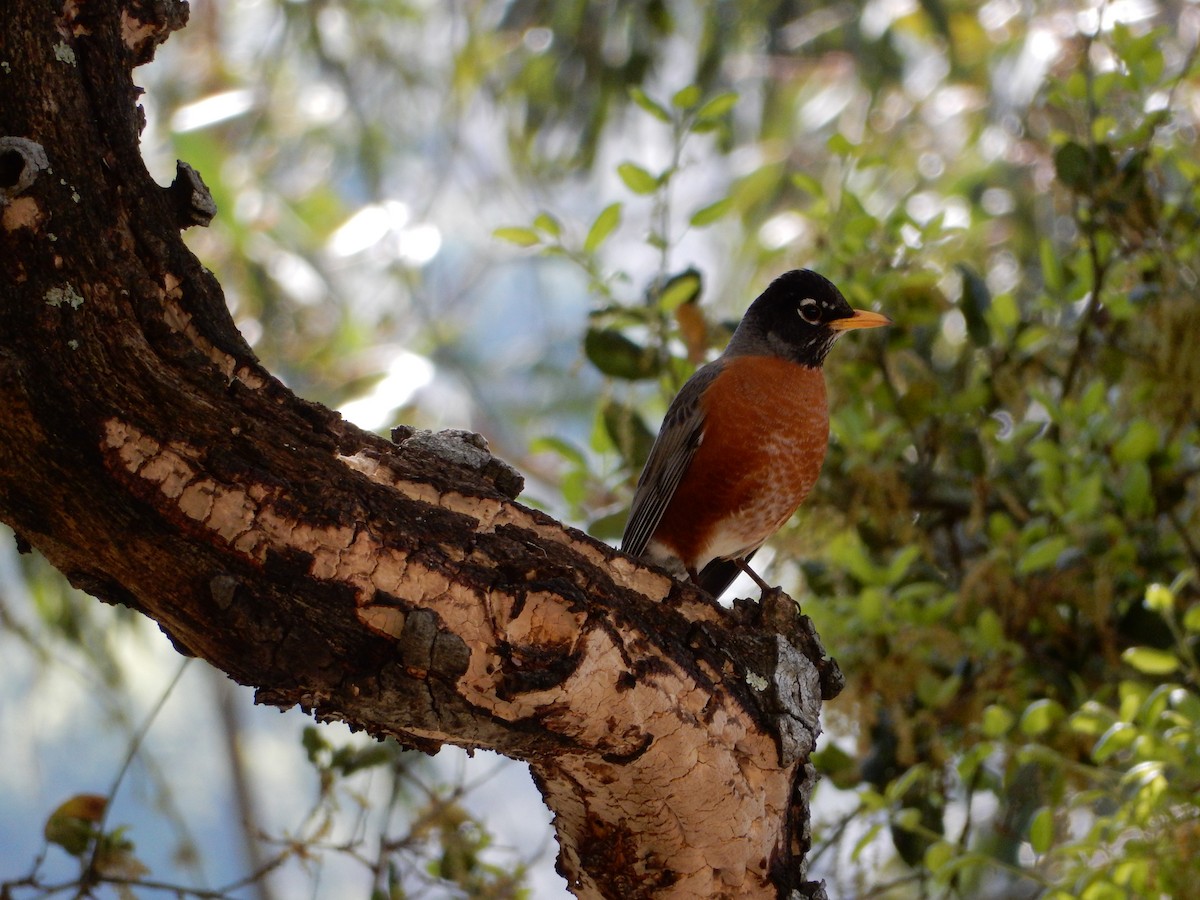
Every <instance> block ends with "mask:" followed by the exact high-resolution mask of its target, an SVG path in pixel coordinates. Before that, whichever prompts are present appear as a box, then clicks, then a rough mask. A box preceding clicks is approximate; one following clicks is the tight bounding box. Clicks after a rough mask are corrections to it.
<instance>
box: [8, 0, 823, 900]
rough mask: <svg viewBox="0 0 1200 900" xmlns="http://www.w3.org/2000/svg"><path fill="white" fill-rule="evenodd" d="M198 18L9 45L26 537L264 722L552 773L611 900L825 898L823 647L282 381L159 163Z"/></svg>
mask: <svg viewBox="0 0 1200 900" xmlns="http://www.w3.org/2000/svg"><path fill="white" fill-rule="evenodd" d="M186 18H187V6H186V4H183V3H177V2H175V0H87V2H83V0H62V2H61V4H57V3H49V4H48V3H46V2H45V0H9V3H8V4H7V8H6V14H5V16H3V17H2V19H0V35H2V44H0V59H2V60H3V68H2V70H0V216H2V218H0V404H2V407H3V410H4V428H3V431H2V433H0V519H2V520H3V521H4V522H6V523H8V524H9V525H11V526H12V528H13V529H14V530H15V531H16V533H17V535H18V540H19V541H20V542H21V544H22V546H23V547H29V546H32V547H36V548H37V549H38V550H39V551H40V552H41V553H42V554H44V555H45V556H46V558H47V559H49V560H50V562H51V563H53V564H54V565H55V566H56V567H58V568H59V569H61V570H62V571H63V572H64V573H66V575H67V577H68V578H69V579H70V580H71V582H72V583H73V584H75V585H76V586H78V587H81V588H83V589H84V590H86V591H88V592H90V593H91V594H93V595H95V596H96V597H98V598H100V599H102V600H104V601H106V602H110V603H121V604H125V605H127V606H130V607H133V608H135V609H138V610H141V611H142V612H143V613H145V614H146V615H148V616H150V617H151V618H153V619H154V620H155V621H157V622H158V623H159V625H160V627H161V628H162V629H163V631H164V632H166V633H167V634H168V635H169V636H170V638H171V639H172V641H174V643H175V644H176V646H178V647H179V648H180V650H181V651H183V652H186V653H192V654H195V655H197V656H201V657H203V658H205V659H206V660H208V661H209V662H211V663H212V664H213V665H215V666H218V667H220V668H221V669H222V670H224V671H225V672H227V673H229V675H230V676H232V677H233V678H235V679H236V680H238V681H239V682H242V683H244V684H250V685H254V686H256V687H257V689H258V694H257V697H258V700H259V701H260V702H264V703H270V704H275V705H278V706H281V707H287V706H291V705H294V704H299V705H301V706H302V707H303V708H305V709H306V710H308V711H310V712H311V713H312V714H313V715H314V716H316V717H317V718H318V719H322V720H332V719H337V720H340V721H344V722H346V723H348V724H350V725H351V726H352V727H355V728H362V729H365V730H367V731H369V732H370V733H371V734H373V735H377V736H381V737H382V736H385V735H387V736H393V737H395V738H396V739H398V740H399V741H401V742H402V743H404V744H407V745H409V746H414V747H418V748H422V749H426V750H432V749H435V748H437V747H438V746H439V745H441V744H443V743H452V744H457V745H459V746H462V747H473V748H489V749H493V750H496V751H498V752H500V753H503V754H506V755H508V756H512V757H515V758H518V759H523V760H526V761H528V762H529V763H530V765H531V767H532V769H533V772H534V774H535V777H536V779H537V783H538V785H539V786H540V788H541V790H542V793H543V796H544V797H545V799H546V802H547V803H548V804H549V805H550V807H551V809H552V810H553V811H554V813H555V827H556V829H557V833H558V838H559V842H560V845H561V853H560V857H559V868H560V871H562V873H563V874H564V875H565V877H566V878H567V880H568V882H569V884H570V886H571V888H572V890H573V891H575V892H576V894H577V895H579V896H581V897H612V898H634V897H659V896H662V897H666V896H675V897H705V898H713V897H739V898H743V897H774V896H789V895H803V896H816V895H819V893H820V887H819V885H815V884H810V883H807V882H806V881H805V878H804V865H803V862H804V854H805V852H806V850H807V849H808V830H807V822H808V809H807V801H808V796H809V793H810V791H811V788H812V785H813V771H812V769H811V767H810V766H809V764H808V755H809V752H810V751H811V750H812V747H813V743H814V741H815V739H816V736H817V734H818V731H819V726H818V713H819V707H820V699H821V693H822V685H821V673H819V671H818V665H816V664H814V662H816V663H820V661H821V652H820V648H819V645H818V644H816V643H815V642H814V640H813V639H812V637H811V634H810V633H808V632H806V631H805V630H804V628H803V627H802V626H804V625H805V624H806V621H807V620H804V619H803V618H802V617H799V616H798V615H797V613H796V610H795V605H794V604H793V603H792V601H791V600H790V599H788V598H787V597H785V596H782V595H779V596H775V597H769V598H767V601H768V602H767V603H766V604H765V609H764V608H761V607H760V606H759V605H757V604H740V605H739V606H738V607H737V608H736V609H735V610H728V609H723V608H721V607H719V606H718V605H716V604H715V603H714V602H712V601H711V600H710V599H709V598H708V597H706V596H705V595H703V594H702V593H700V592H699V591H697V590H695V589H693V588H691V587H689V586H686V585H682V584H679V583H676V582H674V581H673V580H671V579H670V578H668V577H667V576H665V575H664V574H662V573H661V572H659V571H656V570H654V569H649V568H646V567H644V566H642V565H640V564H639V563H637V562H636V561H633V560H631V559H629V558H627V557H625V556H622V555H621V554H620V553H619V552H617V551H615V550H613V549H612V548H610V547H608V546H606V545H604V544H602V543H599V542H597V541H595V540H592V539H591V538H589V537H587V536H586V535H584V534H581V533H580V532H578V531H575V530H572V529H570V528H566V527H564V526H563V525H561V524H559V523H558V522H555V521H554V520H552V519H550V518H549V517H547V516H545V515H543V514H541V513H539V512H536V511H534V510H531V509H528V508H526V507H524V506H522V505H521V504H519V503H516V502H514V499H513V498H514V497H515V496H516V494H517V493H518V492H519V489H520V478H519V476H516V474H515V473H514V472H512V470H511V469H509V468H508V467H507V466H505V465H504V464H503V463H500V462H499V461H497V460H495V459H493V458H492V457H491V456H490V455H489V454H488V453H487V452H486V450H485V449H484V447H483V446H482V444H481V442H480V441H478V440H476V439H475V438H474V436H470V435H465V434H461V433H455V434H445V433H444V434H442V435H429V434H428V433H413V432H411V431H410V430H405V431H404V432H403V433H401V434H399V435H398V442H397V443H393V442H389V441H386V440H384V439H383V438H380V437H378V436H376V435H373V434H369V433H365V432H363V431H361V430H359V429H358V428H355V427H354V426H352V425H350V424H348V423H346V422H344V421H342V420H341V419H340V417H339V416H338V415H337V414H336V413H334V412H331V411H330V410H328V409H325V408H324V407H321V406H318V405H315V404H312V403H308V402H306V401H304V400H302V399H300V398H298V397H295V396H294V395H293V394H291V393H290V392H289V391H288V390H287V389H286V388H285V387H284V386H283V385H282V384H280V383H279V382H278V381H277V380H276V379H274V378H273V377H272V376H271V375H270V374H269V373H268V372H267V371H265V370H264V369H263V368H262V366H261V365H260V364H259V362H258V361H257V359H256V358H255V357H254V355H253V353H252V352H251V350H250V348H249V347H248V346H247V345H246V343H245V342H244V341H243V340H242V338H241V336H240V335H239V334H238V332H237V330H236V329H235V327H234V325H233V322H232V320H231V318H230V316H229V314H228V312H227V309H226V307H225V303H224V299H223V297H222V295H221V292H220V288H219V286H218V285H217V283H216V282H215V280H214V279H213V277H212V275H211V274H210V273H209V272H207V271H206V270H205V269H203V268H202V267H201V266H200V264H199V263H198V262H197V260H196V259H195V258H194V257H193V256H192V255H191V254H190V253H189V251H188V250H187V249H186V247H185V246H184V244H183V242H182V241H181V240H180V237H179V232H180V229H181V228H184V227H187V226H189V225H193V224H206V223H207V221H208V219H210V218H211V216H212V214H213V209H212V203H211V198H209V196H208V194H207V191H206V190H205V189H204V187H203V182H202V181H201V180H200V178H199V176H197V175H196V174H195V173H194V172H192V171H191V170H190V169H189V168H188V167H187V166H186V165H183V164H180V167H179V172H178V176H177V178H176V181H175V183H174V184H173V185H172V186H171V187H169V188H163V187H160V186H158V185H156V184H155V183H154V182H153V180H152V179H151V178H150V177H149V175H148V173H147V171H146V169H145V166H144V164H143V162H142V159H141V156H140V153H139V148H138V135H139V131H140V127H141V122H142V114H141V110H140V108H139V107H138V106H137V97H138V94H139V90H138V88H136V87H135V85H134V83H133V81H132V70H133V68H134V67H135V66H137V65H139V64H141V63H144V62H147V61H148V60H149V59H150V57H151V56H152V54H153V51H154V48H155V47H156V46H157V44H158V43H161V42H162V41H163V40H165V39H166V37H167V35H168V34H169V33H170V32H171V31H172V30H175V29H177V28H179V27H182V25H183V24H184V22H185V21H186ZM810 657H811V659H810ZM827 670H828V667H827V665H825V664H822V672H825V673H826V674H828V671H832V670H828V671H827ZM825 681H826V684H825V693H827V694H829V693H832V692H833V690H834V688H835V686H834V685H833V684H832V681H833V679H832V678H828V677H827V678H826V679H825ZM794 892H795V893H794Z"/></svg>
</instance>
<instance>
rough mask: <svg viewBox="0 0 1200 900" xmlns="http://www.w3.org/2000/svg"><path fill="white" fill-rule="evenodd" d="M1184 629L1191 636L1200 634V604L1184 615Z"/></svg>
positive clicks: (1189, 608)
mask: <svg viewBox="0 0 1200 900" xmlns="http://www.w3.org/2000/svg"><path fill="white" fill-rule="evenodd" d="M1183 627H1184V628H1185V629H1186V630H1187V631H1188V633H1189V634H1200V603H1196V604H1193V605H1192V606H1189V607H1188V611H1187V612H1185V613H1184V614H1183Z"/></svg>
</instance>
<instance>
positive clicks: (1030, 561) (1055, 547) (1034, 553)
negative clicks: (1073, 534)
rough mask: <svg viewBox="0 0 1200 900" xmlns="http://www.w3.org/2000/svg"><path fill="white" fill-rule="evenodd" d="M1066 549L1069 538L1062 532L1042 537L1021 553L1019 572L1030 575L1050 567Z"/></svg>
mask: <svg viewBox="0 0 1200 900" xmlns="http://www.w3.org/2000/svg"><path fill="white" fill-rule="evenodd" d="M1066 549H1067V539H1066V538H1065V537H1063V536H1062V535H1061V534H1055V535H1051V536H1050V537H1047V538H1042V539H1041V540H1040V541H1037V542H1036V543H1035V544H1033V546H1031V547H1029V548H1028V549H1027V550H1026V551H1025V552H1024V553H1022V554H1021V558H1020V559H1018V560H1017V574H1018V575H1029V574H1030V573H1032V572H1040V571H1041V570H1042V569H1047V568H1049V567H1050V566H1052V565H1054V563H1055V562H1056V561H1057V560H1058V558H1059V556H1061V555H1062V553H1063V551H1064V550H1066Z"/></svg>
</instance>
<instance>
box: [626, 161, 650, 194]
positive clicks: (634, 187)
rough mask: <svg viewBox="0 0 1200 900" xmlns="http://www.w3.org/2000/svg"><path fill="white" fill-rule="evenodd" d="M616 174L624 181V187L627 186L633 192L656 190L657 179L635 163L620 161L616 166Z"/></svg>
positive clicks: (641, 192) (648, 192) (640, 192)
mask: <svg viewBox="0 0 1200 900" xmlns="http://www.w3.org/2000/svg"><path fill="white" fill-rule="evenodd" d="M617 174H618V175H620V176H621V180H622V181H623V182H625V187H627V188H629V189H630V190H631V191H633V192H634V193H635V194H653V193H654V192H655V191H656V190H658V184H659V179H657V178H655V177H654V176H653V175H651V174H650V173H649V172H647V171H646V170H645V169H643V168H642V167H641V166H639V165H637V164H636V163H631V162H623V163H621V164H620V165H619V166H617Z"/></svg>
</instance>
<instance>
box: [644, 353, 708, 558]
mask: <svg viewBox="0 0 1200 900" xmlns="http://www.w3.org/2000/svg"><path fill="white" fill-rule="evenodd" d="M721 368H722V363H721V361H720V360H716V361H714V362H711V363H709V364H708V365H706V366H704V367H703V368H701V369H699V370H698V371H697V372H696V373H695V374H694V375H693V376H692V377H691V378H689V379H688V380H687V382H686V383H685V384H684V386H683V387H682V388H681V389H680V391H679V393H678V394H676V395H675V399H674V400H672V401H671V405H670V406H669V407H668V408H667V415H666V417H665V418H664V419H663V423H662V428H660V429H659V431H658V437H656V438H655V439H654V446H652V447H651V448H650V456H649V458H648V459H647V460H646V467H645V468H644V469H642V474H641V477H639V478H638V483H637V488H635V489H634V492H633V504H632V506H631V507H630V509H629V521H628V522H626V523H625V533H624V535H622V537H621V549H622V550H624V551H625V552H626V553H629V554H631V555H633V556H641V555H642V554H643V553H645V552H646V545H647V544H649V543H650V538H651V536H652V535H653V534H654V529H656V528H657V527H658V523H659V522H660V521H661V520H662V517H663V512H665V511H666V508H667V504H668V503H670V502H671V498H672V497H673V496H675V489H676V488H677V487H679V482H680V480H681V479H682V478H683V473H684V472H686V471H687V467H688V465H689V464H690V463H691V461H692V457H693V456H695V455H696V448H697V447H699V446H700V440H701V438H702V437H703V435H704V410H703V408H701V406H700V398H701V397H702V396H703V395H704V389H705V388H707V387H708V386H709V385H710V384H712V381H713V379H714V378H716V377H717V375H718V374H720V371H721Z"/></svg>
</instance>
